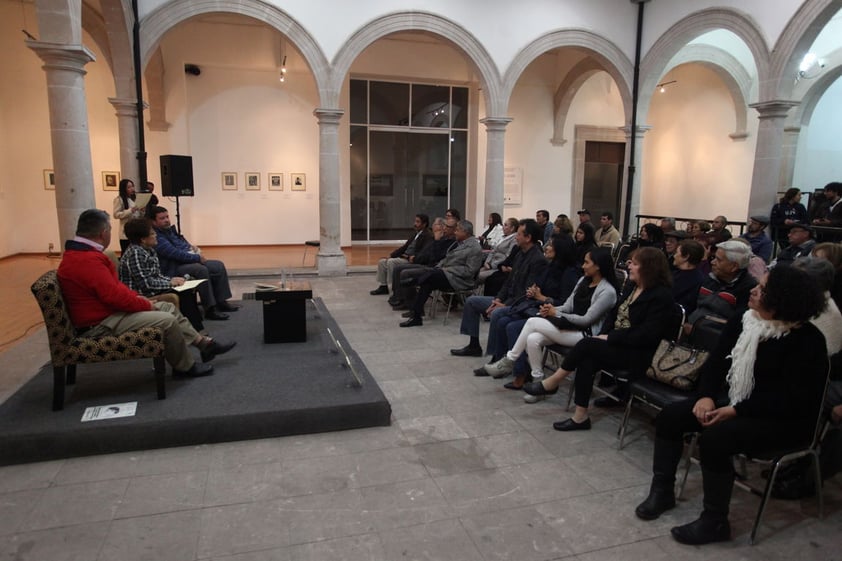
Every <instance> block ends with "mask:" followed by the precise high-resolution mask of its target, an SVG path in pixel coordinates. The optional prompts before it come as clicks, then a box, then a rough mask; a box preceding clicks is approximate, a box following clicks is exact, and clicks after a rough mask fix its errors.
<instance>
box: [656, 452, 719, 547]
mask: <svg viewBox="0 0 842 561" xmlns="http://www.w3.org/2000/svg"><path fill="white" fill-rule="evenodd" d="M702 486H703V487H704V492H705V498H704V510H702V514H701V516H699V518H698V519H697V520H694V521H693V522H691V523H689V524H685V525H684V526H676V527H675V528H673V529H672V530H670V533H672V537H673V538H675V541H677V542H679V543H683V544H687V545H704V544H706V543H714V542H724V541H728V540H730V539H731V525H730V524H729V523H728V508H729V504H730V503H731V491H732V490H733V488H734V474H733V473H718V472H715V471H710V470H707V469H704V468H702Z"/></svg>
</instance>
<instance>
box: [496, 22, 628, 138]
mask: <svg viewBox="0 0 842 561" xmlns="http://www.w3.org/2000/svg"><path fill="white" fill-rule="evenodd" d="M560 47H577V48H579V49H583V50H585V51H587V53H588V56H589V57H590V58H591V59H592V60H593V61H595V62H596V63H598V66H599V69H600V70H604V71H605V72H607V73H608V74H609V75H610V76H611V78H613V79H614V82H615V83H616V84H617V89H618V90H619V92H620V98H621V99H622V100H623V110H624V113H625V115H626V121H627V122H631V106H632V98H631V97H632V96H631V83H632V74H633V72H634V67H633V66H632V63H631V61H630V60H629V59H628V57H626V55H625V54H624V53H623V52H622V51H621V50H620V49H619V48H617V46H616V45H614V44H613V43H612V42H610V41H608V40H607V39H605V38H603V37H600V36H599V35H596V34H594V33H591V32H590V31H585V30H582V29H561V30H558V31H553V32H550V33H547V34H546V35H543V36H541V37H539V38H537V39H536V40H534V41H533V42H531V43H530V44H529V45H527V46H526V47H524V48H523V49H521V50H520V52H518V53H517V55H515V58H514V60H512V63H511V64H510V65H509V68H508V69H507V70H506V73H505V74H504V76H503V90H502V92H501V95H502V96H503V98H502V99H501V102H503V103H505V105H504V107H507V106H508V104H509V100H510V98H511V95H512V92H513V91H514V88H515V85H516V84H517V81H518V79H519V78H520V75H521V74H523V71H524V70H526V67H527V66H529V64H530V63H532V61H534V60H535V59H536V58H537V57H539V56H540V55H542V54H544V53H546V52H547V51H551V50H553V49H557V48H560ZM580 64H582V63H580ZM578 66H579V65H577V67H578ZM580 70H581V71H582V72H590V70H585V69H584V68H582V69H580ZM572 72H573V71H571V72H570V73H568V77H570V78H571V80H572V81H573V82H576V81H577V78H576V76H575V75H573V74H572ZM565 80H567V78H565ZM573 82H571V83H570V85H571V86H573V85H575V86H576V87H577V88H578V87H579V86H581V85H582V83H584V80H582V81H581V82H578V83H576V84H574V83H573ZM559 91H561V90H560V89H559ZM573 93H574V94H575V91H574V92H573ZM556 95H558V94H556ZM557 115H558V114H557Z"/></svg>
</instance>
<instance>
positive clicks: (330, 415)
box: [0, 298, 391, 465]
mask: <svg viewBox="0 0 842 561" xmlns="http://www.w3.org/2000/svg"><path fill="white" fill-rule="evenodd" d="M242 304H243V308H242V309H240V310H239V311H237V312H232V313H231V314H230V316H231V319H230V320H228V321H214V322H210V321H208V322H205V327H206V329H207V330H208V331H209V333H210V335H211V336H215V337H218V338H219V339H224V340H231V339H233V340H236V341H237V346H236V347H234V349H233V350H231V351H230V352H229V353H228V354H225V355H221V356H218V357H216V359H215V360H214V361H213V363H212V364H213V365H214V369H215V374H214V375H213V376H209V377H204V378H195V379H173V378H172V377H171V376H170V371H171V369H170V367H169V365H168V366H167V398H166V399H164V400H160V401H159V400H158V399H157V397H156V393H155V379H154V375H153V373H152V360H151V359H147V360H136V361H122V362H110V363H104V364H92V365H79V366H78V367H77V374H76V379H77V381H76V384H75V386H68V388H67V396H66V398H65V407H64V410H62V411H55V412H54V411H52V410H51V403H52V397H51V396H52V384H53V375H52V366H51V365H50V364H47V365H45V366H44V367H43V368H41V370H40V371H39V372H38V374H37V375H36V376H35V377H34V378H33V379H32V380H30V381H29V382H28V383H27V384H26V385H24V386H23V387H22V388H21V389H20V390H19V391H18V392H17V393H16V394H15V395H13V396H12V397H11V398H9V399H8V400H7V401H6V402H5V403H4V404H3V405H2V406H0V465H4V464H14V463H24V462H33V461H40V460H48V459H56V458H67V457H73V456H86V455H91V454H108V453H114V452H124V451H131V450H144V449H151V448H167V447H172V446H184V445H194V444H206V443H212V442H226V441H234V440H248V439H254V438H268V437H276V436H286V435H293V434H306V433H315V432H326V431H335V430H344V429H352V428H361V427H371V426H384V425H388V424H389V422H390V416H391V406H390V405H389V402H388V401H387V400H386V398H385V397H384V395H383V392H382V391H381V390H380V388H379V387H378V385H377V383H376V382H375V381H374V379H373V378H372V377H371V375H370V374H369V372H368V370H366V368H365V366H364V365H363V364H362V362H361V361H360V359H359V357H358V356H357V355H356V353H354V351H353V350H352V349H351V347H350V345H349V344H348V341H347V340H346V339H345V337H344V335H343V334H342V332H341V331H340V329H339V327H338V326H337V324H336V322H335V321H334V320H333V318H332V317H331V316H330V314H329V312H328V311H327V309H326V308H325V306H324V304H323V303H322V302H321V300H320V299H318V298H316V299H314V301H311V302H308V303H307V342H306V343H282V344H271V345H266V344H264V343H263V318H262V310H261V308H262V305H261V303H260V302H255V301H244V302H243V303H242ZM328 328H329V329H330V331H331V332H332V333H333V335H334V336H335V337H336V339H337V340H338V341H339V342H340V344H341V345H342V347H343V348H344V349H345V351H346V352H347V353H348V356H349V358H350V361H351V364H352V365H353V367H354V369H355V371H356V372H357V373H358V375H359V376H360V378H361V380H362V386H361V387H357V386H356V385H355V384H354V383H353V380H354V378H353V375H352V372H351V370H350V369H349V368H348V367H347V366H343V365H344V363H345V358H344V356H343V355H342V354H341V353H336V352H331V351H334V350H335V345H334V343H333V341H332V340H331V339H330V337H329V336H328V334H327V329H328ZM192 352H194V353H195V354H196V356H197V357H198V352H197V351H196V350H195V349H193V350H192ZM133 401H136V402H137V414H136V415H135V416H133V417H123V418H116V419H106V420H98V421H89V422H81V419H82V414H83V413H84V411H85V408H87V407H94V406H101V405H109V404H119V403H126V402H133Z"/></svg>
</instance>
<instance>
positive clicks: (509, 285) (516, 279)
mask: <svg viewBox="0 0 842 561" xmlns="http://www.w3.org/2000/svg"><path fill="white" fill-rule="evenodd" d="M548 265H549V263H548V262H547V259H546V258H545V257H544V252H543V251H541V246H539V245H538V244H535V245H533V246H532V247H531V248H530V249H529V251H527V252H526V253H524V252H522V251H520V252H518V254H517V256H516V257H515V259H514V262H513V263H512V273H511V274H510V275H509V276H508V278H507V279H506V282H505V283H503V288H501V289H500V292H498V293H497V299H498V300H500V301H501V302H503V303H504V304H506V305H507V306H510V305H511V304H512V303H513V302H515V301H517V300H520V299H523V298H524V297H525V296H526V289H527V288H529V287H530V286H532V285H533V284H535V282H537V280H538V277H539V276H541V274H543V272H544V271H545V270H546V268H547V266H548Z"/></svg>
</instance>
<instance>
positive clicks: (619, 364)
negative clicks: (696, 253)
mask: <svg viewBox="0 0 842 561" xmlns="http://www.w3.org/2000/svg"><path fill="white" fill-rule="evenodd" d="M629 281H631V282H629V283H628V287H627V289H626V291H625V292H624V294H623V295H622V296H621V297H620V298H619V300H618V302H620V304H619V305H618V306H616V307H615V309H614V310H613V314H612V315H610V316H609V317H608V319H607V320H606V322H605V324H604V327H603V332H602V333H600V334H599V335H597V336H593V337H585V338H584V339H582V340H581V341H579V342H578V343H577V344H576V346H575V347H573V349H572V350H571V351H570V353H568V354H567V356H566V357H565V358H564V361H563V362H562V364H561V368H559V369H558V370H557V371H556V372H555V373H554V374H553V375H552V376H550V377H549V378H547V379H545V380H543V381H539V382H532V383H529V384H526V385H524V387H523V389H524V390H525V391H526V393H527V394H529V395H535V396H543V395H550V394H554V393H556V392H557V391H558V386H559V384H560V383H561V381H562V380H563V379H564V378H565V377H567V376H568V375H569V374H570V373H571V372H574V371H575V372H576V378H575V380H574V386H575V390H576V395H575V403H576V410H575V413H574V414H573V417H572V418H570V419H567V420H565V421H560V422H556V423H554V424H553V428H554V429H556V430H560V431H572V430H589V429H590V428H591V421H590V418H589V417H588V406H589V405H590V397H591V391H592V389H593V381H594V377H595V376H596V374H597V373H599V372H600V371H601V370H602V369H611V368H623V369H626V370H628V371H629V372H630V376H631V377H635V376H640V375H642V374H643V372H644V371H645V369H646V367H647V366H649V363H650V362H651V361H652V356H653V355H654V353H655V349H656V348H657V347H658V344H659V343H660V342H661V339H663V338H665V337H666V338H672V337H673V334H672V326H671V323H674V322H672V321H671V320H672V317H673V311H674V308H675V306H676V305H675V303H674V302H673V299H672V291H671V290H670V285H671V284H672V275H671V274H670V271H669V266H668V265H667V258H666V256H664V253H663V251H661V250H660V249H656V248H654V247H643V248H640V249H638V250H636V251H635V252H634V253H633V254H632V258H631V263H630V264H629Z"/></svg>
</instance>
